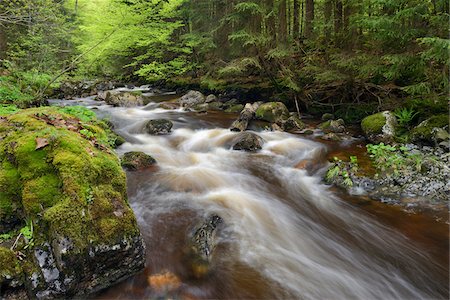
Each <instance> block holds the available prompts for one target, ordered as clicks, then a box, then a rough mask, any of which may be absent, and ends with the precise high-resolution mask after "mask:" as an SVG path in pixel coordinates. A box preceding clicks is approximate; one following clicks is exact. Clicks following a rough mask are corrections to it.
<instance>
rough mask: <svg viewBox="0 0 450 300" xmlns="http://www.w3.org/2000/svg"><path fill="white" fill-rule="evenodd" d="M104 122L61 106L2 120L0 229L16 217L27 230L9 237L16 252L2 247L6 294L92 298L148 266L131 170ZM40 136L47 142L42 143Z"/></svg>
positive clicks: (0, 275) (0, 270)
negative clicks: (130, 195)
mask: <svg viewBox="0 0 450 300" xmlns="http://www.w3.org/2000/svg"><path fill="white" fill-rule="evenodd" d="M100 123H101V122H100V121H98V120H97V119H90V120H86V119H85V120H83V121H81V120H80V119H78V117H77V116H76V114H71V113H69V112H66V111H64V108H57V107H42V108H33V109H26V110H21V111H20V112H17V113H15V114H11V115H8V116H7V117H5V118H4V119H2V122H0V149H4V151H2V152H0V207H1V209H0V234H4V233H6V232H5V231H4V229H5V226H4V224H3V222H4V220H9V217H10V216H11V215H14V216H15V217H16V218H18V219H19V220H20V223H19V224H17V226H16V227H15V229H17V230H18V229H20V228H21V227H23V226H25V227H24V228H25V229H24V232H26V233H24V234H23V236H22V237H21V238H18V236H17V234H13V236H12V237H11V240H12V242H13V243H14V241H15V240H16V239H17V240H18V242H17V243H14V244H15V245H14V248H13V249H14V252H11V251H10V250H9V249H6V248H5V247H0V286H1V288H2V292H3V291H4V290H14V289H17V290H19V291H20V290H26V292H27V294H28V296H29V297H30V298H37V299H48V298H59V299H65V298H73V297H74V298H86V297H88V296H89V295H92V294H93V293H95V292H97V291H99V290H102V289H104V288H107V287H109V286H111V285H113V284H116V283H118V282H119V281H122V280H123V279H125V278H127V277H129V276H132V275H134V274H135V273H137V272H139V271H140V270H142V269H143V268H144V265H145V246H144V242H143V240H142V237H141V235H140V232H139V228H138V226H137V222H136V218H135V216H134V213H133V211H132V209H131V207H130V206H129V203H128V200H127V190H126V176H125V173H124V171H123V170H122V168H121V166H120V163H119V160H118V158H117V156H116V155H115V154H114V150H113V149H112V142H110V141H109V140H108V136H109V133H108V130H110V129H108V126H104V127H103V125H100ZM17 124H21V125H20V126H21V129H20V131H18V130H17V127H16V126H17ZM88 133H89V134H88ZM38 137H39V138H42V139H46V140H47V141H48V143H49V145H48V146H46V147H43V148H38V149H37V147H36V145H37V142H36V138H38ZM16 204H20V205H16ZM16 232H17V231H16ZM7 242H8V241H7ZM13 243H11V246H12V245H13ZM18 257H20V259H18ZM19 293H20V292H19ZM2 296H3V295H2Z"/></svg>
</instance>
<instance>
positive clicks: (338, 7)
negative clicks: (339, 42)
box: [334, 0, 342, 38]
mask: <svg viewBox="0 0 450 300" xmlns="http://www.w3.org/2000/svg"><path fill="white" fill-rule="evenodd" d="M341 32H342V0H336V2H335V7H334V34H335V36H336V38H337V37H338V36H339V35H340V34H341Z"/></svg>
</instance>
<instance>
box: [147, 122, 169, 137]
mask: <svg viewBox="0 0 450 300" xmlns="http://www.w3.org/2000/svg"><path fill="white" fill-rule="evenodd" d="M172 127H173V123H172V122H171V121H170V120H166V119H156V120H150V121H148V122H147V123H146V124H145V132H146V133H148V134H151V135H164V134H169V133H170V131H171V130H172Z"/></svg>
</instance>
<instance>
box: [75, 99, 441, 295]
mask: <svg viewBox="0 0 450 300" xmlns="http://www.w3.org/2000/svg"><path fill="white" fill-rule="evenodd" d="M165 100H167V99H165ZM80 103H81V104H82V105H87V106H90V107H92V106H96V110H95V111H96V112H97V113H98V114H99V115H100V116H101V117H108V118H109V119H110V120H111V121H112V122H113V124H114V125H115V128H116V131H117V132H118V133H120V134H121V135H123V136H124V137H125V138H126V140H127V141H128V142H127V143H125V144H124V145H122V146H121V147H120V148H119V149H118V152H119V154H122V153H124V152H128V151H143V152H145V153H147V154H150V155H152V156H153V157H154V158H155V159H156V160H157V161H158V165H157V167H155V168H154V169H150V170H145V171H141V172H134V173H131V172H130V173H128V187H129V199H130V203H131V206H132V208H133V210H134V212H135V213H136V216H137V219H138V223H139V226H140V228H141V231H142V235H143V237H144V240H145V242H146V246H147V268H146V269H145V270H144V271H143V272H142V273H141V274H138V275H136V276H134V277H133V278H130V279H128V280H126V281H125V282H123V283H120V284H118V285H117V286H115V287H112V288H110V289H108V290H106V291H104V292H103V293H101V294H100V295H98V298H100V299H154V298H158V297H169V298H180V299H211V298H220V299H275V298H278V299H441V298H444V299H445V298H447V297H448V292H449V290H448V238H449V236H448V231H447V230H448V228H447V225H446V224H445V223H437V222H434V221H433V220H432V219H430V218H428V217H427V216H422V215H408V214H406V213H404V212H402V211H400V210H398V209H396V208H392V207H389V206H383V205H381V204H376V205H373V202H370V201H369V202H370V203H371V204H369V205H367V201H362V200H361V199H360V198H351V197H347V196H343V195H341V196H339V192H338V191H334V190H332V189H330V187H329V186H326V185H324V184H323V183H321V179H320V178H321V176H322V175H323V167H324V166H326V155H327V153H328V151H329V147H328V146H326V145H325V144H321V143H318V142H316V141H314V140H308V139H305V138H302V136H300V135H293V134H288V133H282V132H269V131H262V132H259V134H260V135H261V136H262V137H263V138H264V140H265V141H266V143H265V144H264V147H263V149H262V151H260V152H258V153H253V154H251V153H246V152H239V151H233V150H231V149H230V148H231V144H230V143H231V140H232V139H233V138H234V137H235V136H236V134H237V133H233V132H230V131H229V130H228V129H227V127H228V126H229V124H230V123H231V122H232V120H233V118H235V117H236V115H229V114H228V115H227V114H224V113H220V114H219V113H216V114H214V113H212V114H211V113H210V114H208V115H196V114H194V113H187V112H183V111H181V110H163V109H160V108H157V106H158V105H157V104H156V103H149V104H148V105H147V106H145V107H140V108H113V107H110V106H107V105H100V104H99V103H98V102H93V101H90V100H89V99H84V100H82V101H81V102H80ZM157 118H167V119H170V120H172V121H173V122H174V130H173V132H172V133H171V134H170V135H167V136H150V135H147V134H143V133H142V127H143V124H144V123H145V121H146V120H149V119H157ZM305 159H312V160H313V161H315V162H317V165H316V168H314V170H309V172H308V171H307V170H302V169H297V168H295V166H296V165H297V164H298V163H299V162H300V161H302V160H305ZM344 197H347V198H345V199H344ZM364 203H365V204H364ZM380 205H381V206H382V207H381V208H380ZM212 214H217V215H219V216H221V217H222V218H223V220H224V222H223V224H221V226H220V228H219V231H218V235H217V243H218V246H217V247H216V249H215V251H214V255H213V260H212V263H211V269H210V272H209V273H208V274H207V275H206V276H204V277H201V278H198V277H197V276H195V273H194V272H193V270H192V267H191V262H190V261H189V258H188V257H187V254H186V253H187V248H188V239H189V238H188V237H189V235H190V234H191V233H192V231H193V230H194V228H195V227H196V226H197V225H198V224H200V223H201V222H202V221H203V220H205V219H206V218H207V217H208V216H210V215H212Z"/></svg>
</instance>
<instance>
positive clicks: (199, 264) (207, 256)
mask: <svg viewBox="0 0 450 300" xmlns="http://www.w3.org/2000/svg"><path fill="white" fill-rule="evenodd" d="M221 223H223V219H222V218H221V217H220V216H218V215H211V216H210V217H208V218H207V219H206V220H205V221H204V222H203V223H202V224H200V225H199V226H198V227H197V228H196V229H195V232H194V233H193V234H192V236H191V238H190V243H189V244H190V249H189V250H190V253H189V257H190V261H191V267H192V271H193V275H194V276H195V277H197V278H201V277H203V276H204V275H205V274H207V273H208V271H209V267H210V263H211V261H212V259H213V254H214V249H215V248H216V245H217V241H216V238H215V237H216V231H217V229H218V226H219V225H220V224H221Z"/></svg>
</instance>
